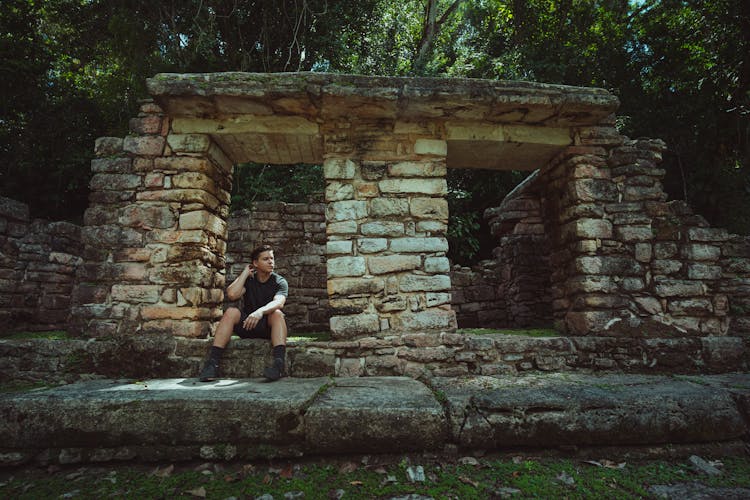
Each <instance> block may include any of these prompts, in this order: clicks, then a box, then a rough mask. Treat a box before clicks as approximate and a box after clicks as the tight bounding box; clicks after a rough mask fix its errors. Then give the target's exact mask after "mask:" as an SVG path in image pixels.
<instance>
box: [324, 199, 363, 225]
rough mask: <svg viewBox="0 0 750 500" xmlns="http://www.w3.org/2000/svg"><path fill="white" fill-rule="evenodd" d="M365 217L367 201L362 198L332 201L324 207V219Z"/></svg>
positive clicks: (338, 220)
mask: <svg viewBox="0 0 750 500" xmlns="http://www.w3.org/2000/svg"><path fill="white" fill-rule="evenodd" d="M365 217H367V202H366V201H362V200H346V201H334V202H332V203H329V204H328V206H327V207H326V220H327V221H331V222H340V221H347V220H358V219H363V218H365Z"/></svg>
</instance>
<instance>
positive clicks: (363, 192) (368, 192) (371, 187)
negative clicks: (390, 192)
mask: <svg viewBox="0 0 750 500" xmlns="http://www.w3.org/2000/svg"><path fill="white" fill-rule="evenodd" d="M379 195H380V191H378V185H377V184H375V183H373V182H366V183H362V184H357V197H358V198H375V197H376V196H379Z"/></svg>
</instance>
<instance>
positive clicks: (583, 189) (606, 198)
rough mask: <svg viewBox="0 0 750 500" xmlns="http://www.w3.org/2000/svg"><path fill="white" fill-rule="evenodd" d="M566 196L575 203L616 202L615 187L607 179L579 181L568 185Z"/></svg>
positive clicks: (617, 194) (616, 192)
mask: <svg viewBox="0 0 750 500" xmlns="http://www.w3.org/2000/svg"><path fill="white" fill-rule="evenodd" d="M568 195H569V196H570V197H571V199H573V200H576V201H577V202H616V201H618V200H619V196H620V195H619V193H618V191H617V186H616V185H615V184H614V183H613V182H612V181H610V180H607V179H579V180H576V181H575V182H572V183H570V184H569V188H568Z"/></svg>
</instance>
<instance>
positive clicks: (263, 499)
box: [255, 493, 274, 500]
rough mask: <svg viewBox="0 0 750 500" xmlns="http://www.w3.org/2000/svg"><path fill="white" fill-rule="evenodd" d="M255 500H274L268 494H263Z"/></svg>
mask: <svg viewBox="0 0 750 500" xmlns="http://www.w3.org/2000/svg"><path fill="white" fill-rule="evenodd" d="M255 500H274V498H273V495H271V494H270V493H263V494H262V495H261V496H259V497H255Z"/></svg>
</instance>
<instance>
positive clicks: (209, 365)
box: [199, 307, 240, 382]
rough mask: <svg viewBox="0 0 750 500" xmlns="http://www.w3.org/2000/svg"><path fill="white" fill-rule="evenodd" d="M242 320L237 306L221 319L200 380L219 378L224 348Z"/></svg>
mask: <svg viewBox="0 0 750 500" xmlns="http://www.w3.org/2000/svg"><path fill="white" fill-rule="evenodd" d="M239 322H240V310H239V309H237V308H236V307H230V308H229V309H227V310H226V311H224V314H223V315H222V316H221V320H219V324H218V325H217V326H216V333H215V334H214V344H213V347H211V353H210V354H209V356H208V360H206V364H205V365H203V370H201V374H200V377H199V378H200V381H201V382H210V381H212V380H216V379H217V378H219V364H220V363H221V357H222V355H223V354H224V348H225V347H226V346H227V344H229V341H230V340H231V339H232V332H233V331H234V326H235V325H236V324H237V323H239Z"/></svg>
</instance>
